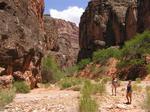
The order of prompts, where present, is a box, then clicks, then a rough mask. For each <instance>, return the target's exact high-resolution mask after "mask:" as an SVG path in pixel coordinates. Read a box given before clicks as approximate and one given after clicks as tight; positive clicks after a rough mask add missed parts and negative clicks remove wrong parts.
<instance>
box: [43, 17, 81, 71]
mask: <svg viewBox="0 0 150 112" xmlns="http://www.w3.org/2000/svg"><path fill="white" fill-rule="evenodd" d="M44 27H45V31H46V40H47V49H49V51H50V54H51V55H53V56H54V57H55V58H56V60H57V62H58V63H59V65H60V67H61V68H62V69H63V68H66V67H69V66H72V65H74V64H75V63H76V61H77V56H78V51H79V45H78V42H79V40H78V32H79V31H78V27H77V26H76V25H75V24H74V23H71V22H67V21H64V20H60V19H54V18H51V17H50V16H48V15H45V17H44ZM49 45H51V46H49Z"/></svg>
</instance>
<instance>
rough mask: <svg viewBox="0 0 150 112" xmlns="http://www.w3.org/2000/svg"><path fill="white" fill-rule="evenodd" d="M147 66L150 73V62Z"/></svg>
mask: <svg viewBox="0 0 150 112" xmlns="http://www.w3.org/2000/svg"><path fill="white" fill-rule="evenodd" d="M146 68H147V72H148V73H150V64H148V65H147V66H146Z"/></svg>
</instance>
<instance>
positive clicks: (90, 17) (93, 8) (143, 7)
mask: <svg viewBox="0 0 150 112" xmlns="http://www.w3.org/2000/svg"><path fill="white" fill-rule="evenodd" d="M149 8H150V1H149V0H138V1H136V0H91V1H90V2H89V4H88V6H87V8H86V10H85V12H84V13H83V15H82V16H81V21H80V25H79V45H80V52H79V55H78V60H81V59H83V58H89V57H92V53H93V52H94V51H95V50H97V49H101V48H107V47H110V46H122V45H124V42H125V41H127V40H129V39H131V38H133V37H134V36H135V35H136V33H138V32H139V33H141V32H143V31H144V30H150V28H149V27H150V19H149V17H150V10H149Z"/></svg>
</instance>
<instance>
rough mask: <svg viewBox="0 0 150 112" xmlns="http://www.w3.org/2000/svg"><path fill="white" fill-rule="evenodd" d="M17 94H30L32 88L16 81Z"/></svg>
mask: <svg viewBox="0 0 150 112" xmlns="http://www.w3.org/2000/svg"><path fill="white" fill-rule="evenodd" d="M13 86H14V88H15V89H16V92H17V93H29V92H30V87H29V86H28V85H27V84H26V83H25V82H23V81H16V82H14V84H13Z"/></svg>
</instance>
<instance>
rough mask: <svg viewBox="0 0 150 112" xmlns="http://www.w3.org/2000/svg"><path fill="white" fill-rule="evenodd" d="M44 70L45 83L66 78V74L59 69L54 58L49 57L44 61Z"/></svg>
mask: <svg viewBox="0 0 150 112" xmlns="http://www.w3.org/2000/svg"><path fill="white" fill-rule="evenodd" d="M42 68H43V74H42V78H43V82H45V83H47V82H50V81H54V82H55V81H59V80H60V79H61V78H63V77H64V73H63V72H62V71H61V70H60V68H59V67H58V65H57V63H56V61H55V59H54V57H52V56H50V55H49V56H47V57H45V58H43V60H42ZM44 77H45V78H44Z"/></svg>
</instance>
